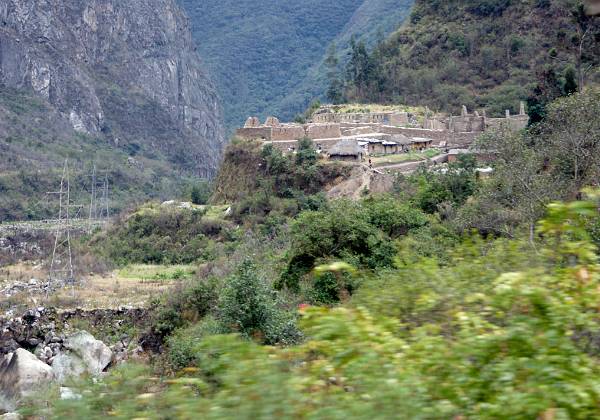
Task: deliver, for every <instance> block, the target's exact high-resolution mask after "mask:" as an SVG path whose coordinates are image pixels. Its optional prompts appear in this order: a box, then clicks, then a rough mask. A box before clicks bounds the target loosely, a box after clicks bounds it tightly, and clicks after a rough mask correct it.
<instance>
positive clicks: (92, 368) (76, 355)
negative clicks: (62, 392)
mask: <svg viewBox="0 0 600 420" xmlns="http://www.w3.org/2000/svg"><path fill="white" fill-rule="evenodd" d="M63 347H64V348H65V349H66V351H64V352H61V353H59V354H58V355H56V356H55V357H53V358H52V359H51V363H52V370H53V372H54V375H55V377H56V380H57V381H58V382H59V383H61V384H62V383H65V381H66V380H67V379H69V378H76V377H79V376H81V375H83V374H84V373H87V374H90V375H93V376H98V375H100V374H101V373H102V372H103V371H104V369H106V367H107V366H108V365H109V364H110V362H111V361H112V358H113V353H112V351H111V350H110V348H109V347H108V346H107V345H106V344H104V343H103V342H102V341H100V340H96V339H95V338H94V337H93V336H92V335H91V334H90V333H88V332H87V331H80V332H78V333H76V334H73V335H71V336H69V337H67V338H66V339H65V340H64V342H63Z"/></svg>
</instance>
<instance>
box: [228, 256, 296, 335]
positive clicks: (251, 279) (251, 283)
mask: <svg viewBox="0 0 600 420" xmlns="http://www.w3.org/2000/svg"><path fill="white" fill-rule="evenodd" d="M217 312H218V314H219V315H218V316H219V321H220V322H221V324H222V325H223V328H224V329H225V330H227V331H230V332H237V333H239V334H241V335H242V336H244V337H247V338H253V339H256V340H258V341H260V342H264V343H267V344H276V343H282V344H291V343H293V342H295V341H297V339H298V338H299V333H298V332H297V331H296V328H295V326H294V324H295V323H294V320H293V317H291V316H289V315H288V314H286V313H285V312H284V311H282V310H281V309H279V308H278V307H277V296H276V294H275V293H274V291H272V290H271V289H270V288H269V287H268V286H267V283H266V281H265V280H264V279H263V278H262V277H260V276H259V274H258V269H257V267H256V265H255V264H254V263H253V262H251V261H250V260H246V261H244V262H243V263H242V264H241V266H240V267H239V268H238V270H237V272H236V273H235V274H234V275H232V276H231V277H229V278H228V279H227V281H226V283H225V286H224V288H223V291H222V293H221V296H220V298H219V303H218V308H217Z"/></svg>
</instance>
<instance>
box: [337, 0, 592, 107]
mask: <svg viewBox="0 0 600 420" xmlns="http://www.w3.org/2000/svg"><path fill="white" fill-rule="evenodd" d="M580 46H581V49H580ZM580 52H581V53H580ZM599 60H600V25H599V19H598V18H591V17H586V16H585V14H584V13H583V4H582V1H580V0H519V1H517V0H461V1H459V0H450V1H441V0H417V1H416V2H415V4H414V8H413V11H412V13H411V17H410V20H409V22H408V23H407V24H406V25H404V26H403V27H401V28H400V29H399V30H398V31H396V32H395V33H394V34H393V35H392V36H391V37H390V38H389V39H388V40H387V41H386V42H385V43H383V44H382V45H381V46H380V47H379V48H377V49H376V50H375V51H373V52H372V53H371V55H370V63H369V66H366V67H365V72H362V73H364V74H361V75H360V77H359V78H358V79H361V80H360V81H359V83H355V81H349V83H348V86H347V89H346V96H347V99H348V100H349V101H377V102H399V103H406V104H411V105H416V104H418V105H428V106H430V107H432V108H434V109H438V110H444V111H450V110H452V111H454V112H459V111H460V108H461V105H463V104H464V105H467V106H468V107H469V108H470V109H472V108H486V109H487V110H488V112H490V113H491V114H493V115H503V114H504V110H505V109H511V110H512V111H513V112H514V111H518V106H519V101H520V100H526V99H528V98H530V97H531V95H532V94H534V91H535V90H536V87H537V93H536V94H537V95H547V93H544V92H543V91H544V90H556V91H561V92H563V93H569V92H570V91H573V89H576V88H577V86H576V85H579V87H582V86H583V85H589V84H593V83H596V82H598V81H600V72H598V64H599ZM359 73H361V71H358V73H355V74H359ZM366 73H369V74H366ZM550 96H556V95H550Z"/></svg>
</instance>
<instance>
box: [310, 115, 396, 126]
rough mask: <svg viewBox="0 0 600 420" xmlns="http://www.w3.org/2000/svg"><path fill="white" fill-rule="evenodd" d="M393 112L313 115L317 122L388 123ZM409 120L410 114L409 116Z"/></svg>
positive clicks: (314, 120)
mask: <svg viewBox="0 0 600 420" xmlns="http://www.w3.org/2000/svg"><path fill="white" fill-rule="evenodd" d="M393 114H394V113H392V112H371V113H348V114H335V113H323V114H315V115H313V117H312V120H313V122H315V123H333V122H335V123H347V122H350V123H352V122H357V123H378V124H387V123H389V122H390V120H391V118H392V115H393ZM407 120H408V116H407Z"/></svg>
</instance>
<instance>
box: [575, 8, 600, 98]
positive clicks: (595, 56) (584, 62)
mask: <svg viewBox="0 0 600 420" xmlns="http://www.w3.org/2000/svg"><path fill="white" fill-rule="evenodd" d="M575 3H576V4H575V6H574V7H573V9H572V10H571V16H572V18H573V22H574V23H575V28H576V31H577V36H576V37H574V38H573V44H574V45H573V47H574V48H573V53H574V56H575V63H576V69H577V79H578V85H579V91H580V92H582V91H583V90H584V87H585V85H586V80H587V76H588V74H589V72H590V70H592V69H593V68H594V67H595V66H597V65H598V64H600V47H599V46H598V36H599V35H600V24H599V23H598V19H595V18H594V17H592V16H588V15H587V14H586V12H585V7H584V5H583V4H582V3H581V2H580V1H577V2H575Z"/></svg>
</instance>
